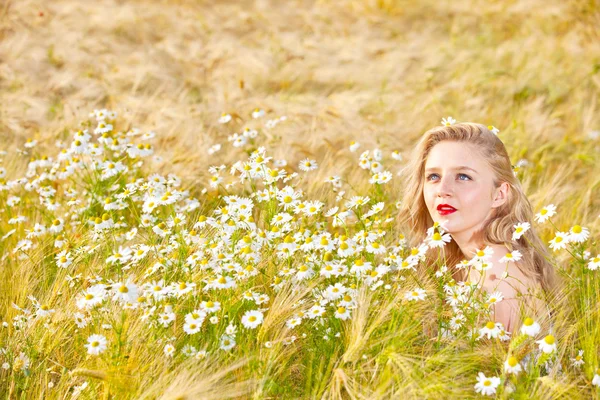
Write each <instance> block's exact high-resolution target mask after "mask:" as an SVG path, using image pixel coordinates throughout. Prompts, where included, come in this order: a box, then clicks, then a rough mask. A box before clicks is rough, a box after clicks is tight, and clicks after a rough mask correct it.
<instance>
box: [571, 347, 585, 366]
mask: <svg viewBox="0 0 600 400" xmlns="http://www.w3.org/2000/svg"><path fill="white" fill-rule="evenodd" d="M571 362H572V363H573V366H574V367H577V368H579V367H581V366H582V365H583V364H585V361H583V350H579V352H578V354H577V355H576V356H575V357H574V358H571Z"/></svg>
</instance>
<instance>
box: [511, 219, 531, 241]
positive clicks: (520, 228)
mask: <svg viewBox="0 0 600 400" xmlns="http://www.w3.org/2000/svg"><path fill="white" fill-rule="evenodd" d="M530 227H531V224H530V223H529V222H520V223H518V224H516V225H514V226H513V228H514V229H515V230H514V232H513V234H512V240H518V239H520V238H521V236H523V234H524V233H525V232H527V231H528V230H529V228H530Z"/></svg>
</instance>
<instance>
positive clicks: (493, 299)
mask: <svg viewBox="0 0 600 400" xmlns="http://www.w3.org/2000/svg"><path fill="white" fill-rule="evenodd" d="M502 300H504V295H503V294H502V292H494V293H492V294H490V295H489V297H488V299H487V304H489V305H490V306H491V305H494V304H498V303H500V302H501V301H502Z"/></svg>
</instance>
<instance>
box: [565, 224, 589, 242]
mask: <svg viewBox="0 0 600 400" xmlns="http://www.w3.org/2000/svg"><path fill="white" fill-rule="evenodd" d="M589 235H590V231H589V230H588V228H585V227H581V226H580V225H575V226H574V227H572V228H571V230H570V231H569V242H577V243H583V242H585V241H586V240H587V238H588V236H589Z"/></svg>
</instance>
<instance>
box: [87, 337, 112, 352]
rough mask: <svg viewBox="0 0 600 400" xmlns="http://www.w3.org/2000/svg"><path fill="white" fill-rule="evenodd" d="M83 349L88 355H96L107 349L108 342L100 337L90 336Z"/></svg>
mask: <svg viewBox="0 0 600 400" xmlns="http://www.w3.org/2000/svg"><path fill="white" fill-rule="evenodd" d="M84 347H85V348H87V352H88V354H92V355H98V354H100V353H103V352H104V351H105V350H106V349H107V347H108V342H107V340H106V338H105V337H104V336H102V335H91V336H89V337H88V338H87V344H85V345H84Z"/></svg>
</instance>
